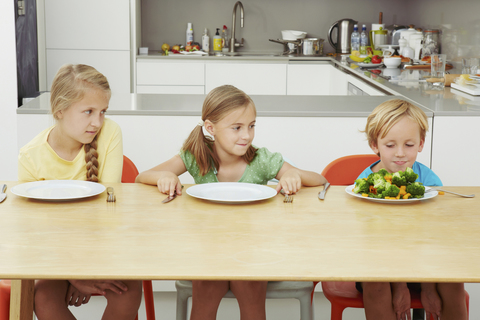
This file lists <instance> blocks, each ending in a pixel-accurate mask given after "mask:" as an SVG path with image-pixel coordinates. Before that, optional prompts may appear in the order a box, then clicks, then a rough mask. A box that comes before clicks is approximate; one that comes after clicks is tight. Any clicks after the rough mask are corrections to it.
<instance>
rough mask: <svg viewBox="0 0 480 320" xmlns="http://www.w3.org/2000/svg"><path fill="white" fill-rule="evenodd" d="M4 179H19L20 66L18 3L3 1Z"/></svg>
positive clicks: (0, 122) (0, 157)
mask: <svg viewBox="0 0 480 320" xmlns="http://www.w3.org/2000/svg"><path fill="white" fill-rule="evenodd" d="M0 44H1V50H0V133H1V135H0V137H1V138H0V180H4V181H5V180H8V181H12V180H17V152H18V150H17V149H18V148H17V121H16V119H17V118H16V117H17V115H16V109H17V68H16V61H17V60H16V50H15V15H14V2H13V0H10V1H0Z"/></svg>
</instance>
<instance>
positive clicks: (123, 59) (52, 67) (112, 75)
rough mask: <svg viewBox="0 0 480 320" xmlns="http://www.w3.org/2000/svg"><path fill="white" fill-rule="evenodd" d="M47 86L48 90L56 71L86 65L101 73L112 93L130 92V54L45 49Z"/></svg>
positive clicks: (123, 51) (122, 52)
mask: <svg viewBox="0 0 480 320" xmlns="http://www.w3.org/2000/svg"><path fill="white" fill-rule="evenodd" d="M46 58H47V66H48V67H47V86H48V88H49V89H50V88H51V86H52V82H53V78H54V77H55V74H56V73H57V71H58V69H59V68H60V67H61V66H62V65H64V64H68V63H72V64H78V63H81V64H87V65H90V66H92V67H94V68H95V69H97V70H98V71H99V72H101V73H103V74H104V75H105V76H106V77H107V79H108V83H109V84H110V88H111V90H112V92H113V93H115V92H121V93H123V92H130V52H129V51H125V50H118V51H108V50H64V49H60V50H58V49H47V52H46Z"/></svg>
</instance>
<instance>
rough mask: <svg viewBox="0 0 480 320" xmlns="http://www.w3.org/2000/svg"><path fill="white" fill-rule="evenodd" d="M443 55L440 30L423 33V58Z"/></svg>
mask: <svg viewBox="0 0 480 320" xmlns="http://www.w3.org/2000/svg"><path fill="white" fill-rule="evenodd" d="M438 53H441V43H440V30H438V29H426V30H424V31H423V45H422V56H421V58H423V57H426V56H429V55H431V54H438Z"/></svg>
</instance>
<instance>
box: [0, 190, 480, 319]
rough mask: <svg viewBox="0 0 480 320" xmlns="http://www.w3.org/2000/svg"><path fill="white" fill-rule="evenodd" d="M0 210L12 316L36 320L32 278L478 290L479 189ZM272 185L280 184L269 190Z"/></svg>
mask: <svg viewBox="0 0 480 320" xmlns="http://www.w3.org/2000/svg"><path fill="white" fill-rule="evenodd" d="M1 183H6V184H7V186H8V190H7V194H8V196H7V199H6V200H5V201H4V202H3V203H0V279H12V280H13V281H12V299H11V314H10V315H11V318H10V319H12V320H13V319H22V320H23V319H28V320H31V317H32V311H33V286H34V279H130V280H132V279H138V280H147V279H153V280H177V279H178V280H180V279H181V280H195V279H196V280H200V279H207V280H269V281H283V280H293V281H355V280H356V281H409V282H480V236H479V230H480V187H444V188H445V189H448V190H451V191H456V192H459V193H469V194H470V193H476V194H477V195H478V196H477V197H475V198H462V197H459V196H455V195H452V194H448V193H447V194H445V195H438V196H436V197H434V198H432V199H428V200H424V201H416V202H412V203H406V202H402V201H401V200H398V203H396V204H392V203H380V202H373V201H370V200H368V199H358V198H355V197H353V196H352V195H349V194H347V193H346V191H345V186H332V187H330V189H329V190H328V192H327V194H326V197H325V200H319V199H318V197H317V194H318V193H319V191H321V190H322V189H323V186H321V187H312V188H302V189H301V190H300V191H299V192H298V193H297V194H296V195H295V196H294V201H293V202H292V203H284V202H283V196H282V195H280V194H279V195H277V196H275V197H273V198H270V199H267V200H261V201H252V202H248V203H243V204H238V203H236V204H231V203H218V202H212V201H208V200H202V199H198V198H195V197H192V196H190V195H188V194H187V193H186V191H187V190H188V188H189V187H190V185H186V186H185V189H184V190H183V194H182V195H181V196H178V197H177V198H176V199H174V200H173V201H171V202H169V203H166V204H164V203H162V200H163V199H164V198H165V197H166V196H165V195H163V194H160V193H159V192H158V190H157V188H156V187H155V186H147V185H143V184H134V183H132V184H121V183H118V184H115V183H112V184H108V185H106V186H111V187H113V188H114V190H115V195H116V202H114V203H109V202H107V201H106V198H107V195H106V193H105V192H104V193H102V194H100V195H97V196H92V197H87V198H83V199H76V200H70V201H42V200H34V199H29V198H24V197H19V196H16V195H14V194H12V193H11V191H10V190H11V188H12V187H13V186H15V185H17V184H19V182H1ZM272 187H274V186H272Z"/></svg>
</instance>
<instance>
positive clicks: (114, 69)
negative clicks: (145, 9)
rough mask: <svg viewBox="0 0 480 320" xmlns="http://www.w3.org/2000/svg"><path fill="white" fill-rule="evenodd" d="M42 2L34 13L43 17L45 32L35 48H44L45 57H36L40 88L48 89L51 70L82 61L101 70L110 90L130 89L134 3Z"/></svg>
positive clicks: (108, 0)
mask: <svg viewBox="0 0 480 320" xmlns="http://www.w3.org/2000/svg"><path fill="white" fill-rule="evenodd" d="M42 3H43V6H42V5H40V6H38V7H37V11H40V12H39V13H38V15H39V16H40V17H43V16H44V17H45V19H44V24H45V28H44V30H41V31H43V32H44V33H45V34H44V35H43V34H41V35H40V36H39V42H40V41H41V42H42V43H39V50H43V51H45V52H46V58H45V61H39V64H40V65H41V66H40V70H41V74H39V78H40V85H41V87H42V88H44V89H45V90H49V89H50V87H51V82H52V79H53V76H52V74H53V75H55V73H56V72H57V71H58V68H59V67H60V66H61V65H63V64H65V63H83V64H88V65H91V66H93V67H94V68H96V69H97V70H99V71H100V72H102V73H104V74H105V76H106V77H107V78H108V80H109V82H110V85H111V87H112V90H113V91H117V90H118V91H122V92H131V91H132V90H131V88H132V87H131V72H130V70H131V66H132V64H131V61H132V57H131V55H130V50H131V43H132V42H131V40H132V39H133V38H134V37H133V38H132V37H131V33H130V28H131V23H134V21H135V18H133V17H134V16H135V12H132V11H135V10H134V8H135V5H132V3H131V1H130V0H104V1H95V0H84V1H65V0H44V1H42ZM132 8H133V9H132ZM131 14H132V18H131ZM39 56H43V54H40V55H39ZM43 64H45V66H44V65H43ZM43 70H45V71H43ZM43 73H45V74H43Z"/></svg>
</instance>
